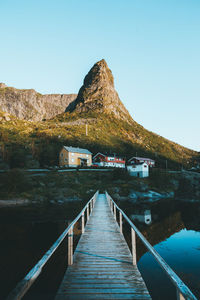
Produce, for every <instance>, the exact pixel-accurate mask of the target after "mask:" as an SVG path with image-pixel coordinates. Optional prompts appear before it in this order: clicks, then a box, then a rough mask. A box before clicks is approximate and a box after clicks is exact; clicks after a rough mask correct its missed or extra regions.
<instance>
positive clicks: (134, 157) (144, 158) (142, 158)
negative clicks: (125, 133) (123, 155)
mask: <svg viewBox="0 0 200 300" xmlns="http://www.w3.org/2000/svg"><path fill="white" fill-rule="evenodd" d="M132 159H137V160H148V161H155V160H153V159H151V158H147V157H137V156H133V157H131V158H130V159H129V160H128V161H130V160H132Z"/></svg>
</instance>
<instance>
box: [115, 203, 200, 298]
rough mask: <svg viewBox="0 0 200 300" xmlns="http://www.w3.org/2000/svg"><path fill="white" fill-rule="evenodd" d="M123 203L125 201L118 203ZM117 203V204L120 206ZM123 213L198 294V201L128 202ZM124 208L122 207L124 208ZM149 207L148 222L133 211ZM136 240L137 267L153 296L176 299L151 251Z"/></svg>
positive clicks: (199, 239) (199, 240)
mask: <svg viewBox="0 0 200 300" xmlns="http://www.w3.org/2000/svg"><path fill="white" fill-rule="evenodd" d="M122 205H123V206H124V207H125V206H126V204H125V203H123V204H122ZM122 205H121V206H122ZM127 206H128V209H127V214H128V215H129V216H130V217H131V218H132V220H133V222H134V223H135V224H136V225H137V226H138V227H139V229H140V230H141V231H142V233H143V234H144V236H145V237H146V238H147V239H148V241H149V242H150V243H151V244H152V245H154V248H155V249H156V251H157V252H158V253H159V254H160V255H161V256H162V257H163V258H164V259H165V260H166V262H167V263H168V264H169V265H170V266H171V267H172V269H173V270H174V271H175V272H176V273H177V274H178V275H179V276H180V278H181V279H182V280H183V281H184V282H185V283H186V284H187V285H188V287H189V288H190V289H191V290H192V292H193V293H194V294H195V295H196V296H197V298H198V299H199V298H200V279H199V278H200V232H199V231H200V205H199V204H197V203H195V204H193V203H183V202H180V201H175V200H165V201H160V202H158V203H154V204H152V203H149V204H148V203H145V204H140V205H139V206H138V205H130V203H129V204H128V203H127ZM125 209H126V208H125ZM138 209H139V210H140V211H142V210H143V211H145V210H150V211H151V221H152V222H151V224H150V225H146V224H145V222H144V218H143V219H142V218H137V214H136V215H134V213H132V212H133V211H137V210H138ZM146 251H147V250H146V248H145V247H144V246H143V244H142V243H141V242H140V240H137V256H138V267H139V269H140V271H141V273H142V276H143V278H144V279H145V282H146V284H147V286H148V289H149V290H150V292H151V295H152V298H153V299H156V300H157V299H158V300H160V299H170V300H171V299H172V300H173V299H176V291H175V289H174V288H173V286H172V284H171V282H170V280H169V279H168V278H167V276H166V275H165V273H164V272H163V270H162V269H161V268H160V267H159V265H158V264H157V262H156V261H155V260H154V258H153V257H152V255H151V254H149V253H148V252H146Z"/></svg>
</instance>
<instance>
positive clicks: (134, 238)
mask: <svg viewBox="0 0 200 300" xmlns="http://www.w3.org/2000/svg"><path fill="white" fill-rule="evenodd" d="M131 244H132V256H133V265H137V257H136V237H135V230H134V229H133V228H131Z"/></svg>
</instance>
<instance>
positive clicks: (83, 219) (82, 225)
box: [81, 212, 85, 233]
mask: <svg viewBox="0 0 200 300" xmlns="http://www.w3.org/2000/svg"><path fill="white" fill-rule="evenodd" d="M81 231H82V233H84V232H85V218H84V212H83V213H82V215H81Z"/></svg>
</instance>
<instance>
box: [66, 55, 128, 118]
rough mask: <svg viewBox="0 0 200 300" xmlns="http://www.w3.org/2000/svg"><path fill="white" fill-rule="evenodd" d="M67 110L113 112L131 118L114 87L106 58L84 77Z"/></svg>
mask: <svg viewBox="0 0 200 300" xmlns="http://www.w3.org/2000/svg"><path fill="white" fill-rule="evenodd" d="M66 111H70V112H73V111H76V112H89V111H96V112H99V113H106V114H111V113H113V114H114V115H115V117H116V118H119V119H125V120H126V121H128V120H131V116H130V115H129V112H128V111H127V109H126V108H125V107H124V105H123V104H122V102H121V100H120V99H119V96H118V94H117V92H116V90H115V87H114V78H113V75H112V72H111V70H110V69H109V68H108V65H107V63H106V61H105V60H104V59H102V60H100V61H99V62H97V63H96V64H95V65H94V66H93V67H92V69H91V70H90V71H89V73H88V74H87V75H86V77H85V79H84V83H83V86H82V87H81V88H80V90H79V93H78V96H77V98H76V100H75V101H74V102H72V103H71V104H70V105H69V107H68V108H67V109H66Z"/></svg>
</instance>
